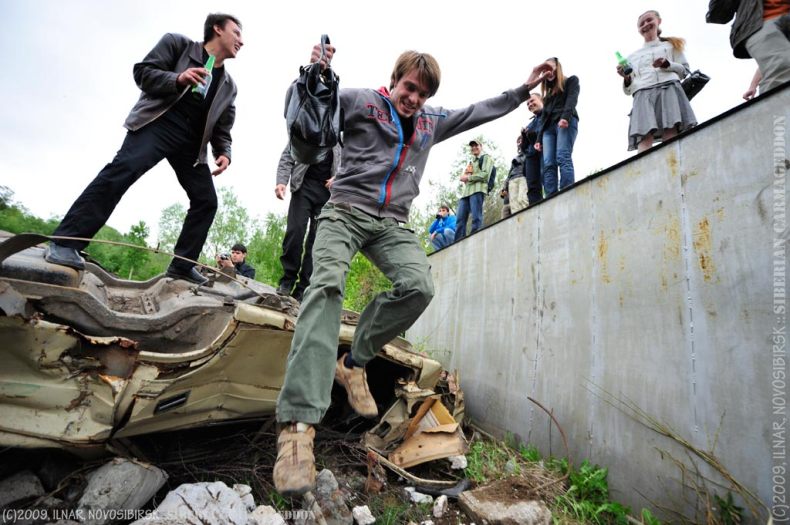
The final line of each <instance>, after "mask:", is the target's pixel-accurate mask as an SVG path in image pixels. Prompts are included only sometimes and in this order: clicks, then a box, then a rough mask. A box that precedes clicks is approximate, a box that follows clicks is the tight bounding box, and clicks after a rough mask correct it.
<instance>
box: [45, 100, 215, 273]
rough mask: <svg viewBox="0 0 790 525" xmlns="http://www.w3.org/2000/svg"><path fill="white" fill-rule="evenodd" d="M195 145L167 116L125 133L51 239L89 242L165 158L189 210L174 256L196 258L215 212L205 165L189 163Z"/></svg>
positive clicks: (74, 244) (75, 244) (185, 128)
mask: <svg viewBox="0 0 790 525" xmlns="http://www.w3.org/2000/svg"><path fill="white" fill-rule="evenodd" d="M199 141H200V139H199V138H197V139H196V138H195V137H194V133H193V132H192V130H191V129H190V126H189V123H188V122H186V121H181V120H180V119H179V117H178V116H173V115H171V114H170V113H166V114H165V115H163V116H161V117H160V118H159V119H158V120H156V121H154V122H152V123H151V124H148V125H147V126H145V127H144V128H142V129H140V130H137V131H129V132H128V133H127V134H126V138H125V139H124V141H123V145H122V146H121V149H120V150H119V151H118V153H116V154H115V158H114V159H113V160H112V162H110V163H109V164H107V165H106V166H105V167H104V169H102V170H101V171H100V172H99V174H98V175H97V176H96V178H95V179H93V182H91V183H90V184H89V185H88V187H87V188H85V190H84V191H83V192H82V195H80V196H79V197H78V198H77V200H76V201H74V204H72V205H71V208H70V209H69V211H68V213H66V216H65V217H64V218H63V220H62V221H61V223H60V225H59V226H58V228H57V229H56V230H55V233H53V235H62V236H65V237H85V238H93V236H94V235H96V232H98V231H99V229H100V228H101V227H102V226H104V224H105V223H106V222H107V219H109V218H110V215H111V214H112V212H113V210H114V209H115V207H116V206H117V205H118V202H120V200H121V197H123V195H124V194H125V193H126V191H127V190H128V189H129V188H130V187H131V185H132V184H134V183H135V182H136V181H137V179H139V178H140V177H142V176H143V174H145V173H146V172H147V171H148V170H150V169H151V168H153V167H154V166H156V165H157V164H158V163H159V161H161V160H162V159H167V161H168V162H169V163H170V165H171V166H172V167H173V170H174V171H175V172H176V177H178V182H179V184H181V187H182V188H184V191H186V192H187V196H188V197H189V211H188V212H187V216H186V219H184V226H183V227H182V228H181V234H180V235H179V237H178V241H176V245H175V248H174V252H175V254H176V255H180V256H182V257H187V258H189V259H193V260H197V258H198V256H199V255H200V251H201V250H202V249H203V244H204V243H205V242H206V237H207V236H208V231H209V228H211V224H212V223H213V222H214V215H215V214H216V212H217V193H216V191H215V190H214V180H213V178H212V176H211V171H210V170H209V168H208V165H206V164H198V165H195V160H196V159H197V157H198V148H199ZM57 242H58V244H61V245H63V246H69V247H71V248H76V249H78V250H81V249H83V248H85V246H87V245H88V243H87V242H82V241H57ZM173 264H174V265H176V266H178V267H180V268H183V269H189V268H190V267H191V266H192V265H191V264H189V263H186V262H184V261H179V260H178V259H174V260H173Z"/></svg>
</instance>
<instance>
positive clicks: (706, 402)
mask: <svg viewBox="0 0 790 525" xmlns="http://www.w3.org/2000/svg"><path fill="white" fill-rule="evenodd" d="M788 108H790V88H786V89H784V90H783V91H780V92H779V93H774V94H769V96H766V97H765V98H764V99H763V100H757V101H756V102H755V103H752V104H749V105H747V106H745V107H743V108H740V109H738V110H735V111H732V112H730V113H728V114H725V115H723V116H722V117H719V118H717V119H714V120H713V121H712V122H709V123H707V124H706V125H704V126H701V127H700V128H698V129H697V130H695V131H694V132H692V133H690V134H687V135H685V136H684V137H682V138H681V139H679V140H676V141H674V142H671V143H669V144H667V145H664V146H662V147H660V148H658V149H655V150H653V151H652V152H650V153H648V154H647V155H644V156H640V157H638V158H635V159H632V160H630V161H628V162H626V163H623V164H622V165H618V166H616V167H615V168H614V169H612V170H607V172H606V173H603V174H601V175H599V176H596V177H592V178H589V179H587V180H584V181H582V182H581V183H579V184H578V185H577V186H575V187H573V188H571V189H570V190H569V191H566V192H564V193H563V194H561V195H558V196H556V197H555V198H552V199H549V200H548V201H545V202H543V203H541V204H540V205H538V206H535V207H534V208H531V209H527V210H525V211H523V212H521V213H519V214H517V215H515V216H513V217H511V218H509V219H507V220H504V221H502V222H500V223H497V224H495V225H493V226H491V227H489V228H486V229H484V230H482V231H480V232H478V233H476V234H475V235H472V236H471V237H469V238H467V239H465V240H464V241H462V242H460V243H458V244H456V245H453V246H451V247H450V248H448V249H445V250H442V251H440V252H438V253H436V254H433V255H432V256H431V257H430V261H431V265H432V267H433V269H432V274H433V278H434V280H435V284H436V296H435V298H434V300H433V302H432V303H431V305H430V306H429V308H428V309H427V310H426V312H425V313H424V314H423V316H422V317H421V318H420V319H419V321H418V322H417V323H416V324H415V326H414V327H413V328H412V329H411V330H410V331H409V332H408V334H407V336H408V338H409V339H410V340H411V341H412V342H415V343H417V344H418V345H420V346H422V347H423V348H424V349H426V350H427V351H428V352H429V353H431V355H432V356H433V357H436V358H438V359H440V360H441V361H443V363H444V364H445V366H448V367H449V368H457V369H458V370H459V372H460V377H461V385H462V387H463V388H464V391H465V393H466V400H467V403H468V405H467V406H468V413H469V414H470V415H471V416H472V417H473V418H474V419H475V420H476V421H477V422H479V423H480V424H481V425H482V426H483V427H484V428H487V429H489V430H492V431H494V432H496V433H500V434H503V433H505V432H511V433H513V434H515V436H516V437H517V438H519V439H521V440H523V441H528V442H530V443H533V444H535V445H536V446H538V448H539V449H540V450H541V451H542V452H543V453H544V454H548V453H549V452H551V453H553V454H555V455H564V454H565V452H564V450H563V447H562V444H561V440H560V439H559V434H558V432H557V431H556V428H555V429H552V430H550V425H549V419H548V417H547V416H546V415H545V414H544V413H543V412H542V411H541V410H540V409H538V408H537V407H536V406H535V405H534V404H532V403H531V402H529V401H528V400H527V396H531V397H533V398H535V399H537V400H538V401H540V402H541V403H543V404H544V405H546V406H547V407H549V408H551V409H552V410H553V411H554V414H555V415H556V417H557V418H558V419H559V421H560V423H561V425H562V427H563V428H564V430H565V432H566V433H567V434H568V437H569V440H570V454H571V458H572V459H573V460H574V462H575V463H577V464H578V462H580V460H581V459H583V458H589V459H590V460H591V461H592V462H594V463H598V464H600V465H603V466H608V467H610V475H609V482H610V487H611V490H612V497H613V498H614V499H617V500H619V501H622V502H624V503H627V504H629V505H631V506H632V508H634V509H636V510H638V509H640V508H642V507H649V508H652V509H654V510H655V509H656V507H657V506H664V507H666V508H669V509H674V510H676V511H681V512H683V513H685V514H686V516H690V517H693V516H694V512H695V509H697V508H698V507H697V506H698V503H697V498H696V497H695V493H694V490H693V488H692V485H693V482H697V483H704V484H705V487H707V488H708V489H709V490H711V491H712V492H715V493H718V494H720V495H721V494H726V490H727V489H721V488H719V487H716V486H715V485H714V484H713V483H712V482H711V481H702V480H700V479H699V478H697V477H696V476H694V475H692V474H691V473H692V472H693V471H694V468H695V467H694V465H696V466H697V467H698V468H699V469H700V472H702V473H703V474H704V475H705V476H707V477H708V478H710V480H714V481H716V482H723V480H722V477H721V475H720V474H718V473H717V472H714V471H713V469H711V468H710V467H708V466H707V465H705V463H704V461H702V460H701V459H700V457H698V456H695V455H693V453H692V454H691V456H689V455H688V453H687V450H686V449H684V448H683V447H682V446H680V445H679V444H678V443H677V442H676V441H675V440H673V439H670V438H668V437H666V436H663V435H661V434H659V433H657V432H656V431H654V430H652V429H650V428H648V426H646V425H644V424H642V423H640V422H638V421H637V420H636V419H638V418H636V419H635V418H634V417H633V416H634V413H633V411H632V410H629V409H628V408H627V405H631V406H632V408H633V407H638V410H641V411H644V413H645V414H647V415H649V416H650V417H651V418H654V419H655V420H656V421H659V422H661V424H664V425H666V426H667V427H669V428H671V429H672V431H673V432H675V433H677V435H678V436H680V437H682V438H683V439H685V440H687V441H688V442H689V443H690V444H691V445H692V446H694V447H696V448H698V449H700V450H705V451H713V453H714V454H715V456H716V458H718V460H719V461H720V462H721V463H722V464H723V465H724V467H726V469H728V471H729V472H730V473H731V474H732V476H733V477H734V478H735V479H736V480H738V482H740V483H741V484H742V485H743V486H744V487H747V488H748V489H750V490H752V491H753V492H754V493H755V494H756V495H757V496H758V499H759V500H761V501H762V502H764V503H765V504H766V505H768V506H770V501H771V494H772V491H773V490H774V488H775V483H774V482H773V481H772V466H775V465H777V464H781V463H782V461H785V464H786V458H785V459H784V460H782V459H781V458H772V446H773V447H774V452H777V450H778V449H777V447H776V445H775V444H774V443H773V441H772V424H774V423H777V424H781V421H785V422H786V414H784V416H783V415H782V412H781V410H779V413H777V414H773V413H772V407H773V405H778V404H782V403H783V402H784V404H786V399H787V395H786V388H785V383H784V381H783V380H781V381H780V380H774V379H776V377H777V376H778V375H781V376H782V379H783V378H784V376H783V374H784V373H785V372H784V371H786V369H787V368H786V366H787V365H786V361H782V360H780V361H772V358H776V357H779V358H784V357H785V356H786V354H785V353H784V344H783V343H781V344H780V345H779V346H781V348H778V349H776V350H778V351H773V350H775V348H774V346H775V345H774V342H773V341H772V331H773V330H774V329H775V328H780V329H781V327H783V326H784V323H785V318H784V313H783V312H780V315H775V313H774V310H773V309H774V306H776V305H778V304H779V302H780V303H781V304H784V302H783V297H784V296H783V295H782V300H779V299H775V298H774V284H773V280H772V276H774V275H778V274H779V273H781V277H782V281H781V283H780V284H781V286H778V287H777V290H779V291H780V292H782V293H783V292H784V291H785V289H786V287H785V285H784V281H783V276H784V273H783V272H784V266H783V264H784V261H785V257H786V246H785V245H784V244H783V242H784V240H786V239H787V236H788V233H787V228H786V224H785V218H784V215H783V213H784V209H783V208H782V207H781V206H778V207H777V208H776V210H775V207H774V205H775V203H776V204H777V205H779V204H781V205H783V203H784V197H785V193H784V192H785V189H786V179H785V178H784V175H785V164H784V163H786V162H788V161H787V160H786V159H787V158H788V156H789V155H790V154H789V153H788V149H787V140H788V132H787V127H788V124H790V109H788ZM579 139H580V140H585V138H584V136H580V137H579ZM615 139H617V140H620V137H614V138H613V140H615ZM775 165H778V166H779V169H776V170H775ZM775 172H776V173H777V175H776V176H775ZM775 183H776V184H775ZM775 225H776V226H777V227H778V228H779V232H778V233H775V232H774V226H775ZM775 242H777V244H776V246H775ZM775 247H776V250H775V249H774V248H775ZM778 270H781V272H779V271H778ZM777 301H779V302H777ZM772 351H773V352H772ZM777 363H778V364H780V365H781V370H782V371H783V372H782V374H778V373H777V370H778V368H777V366H776V365H777ZM772 382H773V386H772ZM776 387H781V388H779V389H778V390H775V388H776ZM777 396H778V397H777ZM629 413H630V415H629ZM785 424H786V423H785ZM783 435H784V436H785V437H786V431H785V433H784V434H783ZM782 439H784V438H782ZM783 446H784V445H783ZM782 450H784V449H782ZM674 460H677V461H680V462H683V463H685V464H686V468H687V469H689V471H688V472H687V473H686V479H685V481H683V480H682V478H683V473H682V472H681V470H682V468H681V467H680V466H679V465H678V464H677V463H676V462H675V461H674ZM723 483H724V486H725V487H729V484H728V483H726V482H723ZM730 490H732V491H733V492H735V490H734V489H730ZM659 514H661V512H659ZM663 515H664V516H665V517H670V516H671V514H667V513H663ZM699 516H700V515H697V519H699ZM763 522H764V521H763Z"/></svg>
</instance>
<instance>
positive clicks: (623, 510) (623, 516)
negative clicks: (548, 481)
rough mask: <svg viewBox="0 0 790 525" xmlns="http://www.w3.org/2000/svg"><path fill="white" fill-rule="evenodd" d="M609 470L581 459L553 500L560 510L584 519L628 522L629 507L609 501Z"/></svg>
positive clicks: (578, 518)
mask: <svg viewBox="0 0 790 525" xmlns="http://www.w3.org/2000/svg"><path fill="white" fill-rule="evenodd" d="M608 473H609V471H608V470H607V469H605V468H601V467H599V466H598V465H591V464H590V462H589V461H587V460H584V461H583V462H582V464H581V465H580V466H579V468H578V469H574V470H573V471H572V472H571V475H570V479H569V483H570V487H569V488H568V490H567V492H566V493H565V494H563V495H562V496H559V497H557V498H556V499H555V504H556V505H557V507H558V508H559V509H561V510H562V511H563V512H565V513H567V514H569V515H571V516H573V517H574V518H575V519H577V520H579V521H583V522H585V523H595V524H605V523H617V524H627V523H628V518H627V516H628V513H629V512H630V509H629V508H628V507H626V506H624V505H621V504H620V503H616V502H613V501H609V483H608V482H607V480H606V477H607V475H608Z"/></svg>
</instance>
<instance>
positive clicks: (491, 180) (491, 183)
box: [477, 155, 496, 194]
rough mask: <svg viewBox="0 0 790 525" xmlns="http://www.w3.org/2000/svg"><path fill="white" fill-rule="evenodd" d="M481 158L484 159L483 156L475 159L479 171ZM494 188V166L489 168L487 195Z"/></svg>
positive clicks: (481, 167)
mask: <svg viewBox="0 0 790 525" xmlns="http://www.w3.org/2000/svg"><path fill="white" fill-rule="evenodd" d="M483 158H485V155H480V158H479V159H477V167H478V168H479V169H481V170H482V169H483ZM494 186H496V165H492V166H491V175H489V176H488V193H489V194H490V193H491V190H493V189H494Z"/></svg>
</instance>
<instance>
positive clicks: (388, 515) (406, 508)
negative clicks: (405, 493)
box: [367, 492, 430, 525]
mask: <svg viewBox="0 0 790 525" xmlns="http://www.w3.org/2000/svg"><path fill="white" fill-rule="evenodd" d="M367 505H368V508H369V509H370V512H371V513H372V514H373V515H374V516H376V525H401V524H403V523H408V522H410V521H415V522H418V523H419V522H421V521H423V519H424V517H425V514H426V512H430V509H429V508H427V507H426V506H425V505H412V504H411V503H410V502H408V501H404V500H403V499H402V498H401V497H399V496H397V495H396V494H394V493H393V492H385V493H382V494H377V495H375V496H371V497H370V499H369V500H368V502H367Z"/></svg>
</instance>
